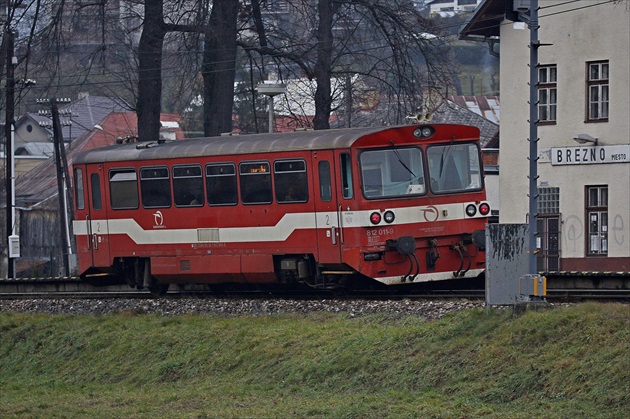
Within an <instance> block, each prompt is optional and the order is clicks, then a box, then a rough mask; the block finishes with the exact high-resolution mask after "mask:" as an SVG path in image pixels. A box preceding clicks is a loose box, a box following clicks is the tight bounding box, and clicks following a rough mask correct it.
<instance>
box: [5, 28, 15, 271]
mask: <svg viewBox="0 0 630 419" xmlns="http://www.w3.org/2000/svg"><path fill="white" fill-rule="evenodd" d="M4 35H5V36H6V48H7V49H6V59H7V90H6V102H7V103H6V107H7V109H6V114H5V127H4V128H5V137H6V147H5V149H4V155H5V162H6V166H7V167H6V171H7V179H6V185H7V197H6V199H7V258H8V266H7V277H8V278H15V259H14V258H12V257H11V247H10V246H11V243H10V239H9V237H10V236H12V235H13V233H14V232H15V169H14V157H13V135H14V134H13V133H14V131H13V130H14V128H13V127H14V119H15V103H14V101H15V76H14V74H15V73H14V70H15V69H14V64H13V48H14V46H13V45H14V44H13V31H12V30H11V28H9V27H8V26H7V30H6V32H5V34H4Z"/></svg>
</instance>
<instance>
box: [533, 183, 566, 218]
mask: <svg viewBox="0 0 630 419" xmlns="http://www.w3.org/2000/svg"><path fill="white" fill-rule="evenodd" d="M537 203H538V214H539V215H548V214H560V188H557V187H539V188H538V202H537Z"/></svg>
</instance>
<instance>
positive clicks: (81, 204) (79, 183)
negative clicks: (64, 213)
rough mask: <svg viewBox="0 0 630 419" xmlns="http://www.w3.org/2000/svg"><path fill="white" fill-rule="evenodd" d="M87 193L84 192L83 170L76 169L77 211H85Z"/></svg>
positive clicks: (75, 191)
mask: <svg viewBox="0 0 630 419" xmlns="http://www.w3.org/2000/svg"><path fill="white" fill-rule="evenodd" d="M84 193H85V191H84V190H83V170H82V169H79V168H76V169H74V201H75V202H76V203H77V209H80V210H82V209H85V197H84V195H83V194H84Z"/></svg>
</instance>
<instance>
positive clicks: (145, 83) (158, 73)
mask: <svg viewBox="0 0 630 419" xmlns="http://www.w3.org/2000/svg"><path fill="white" fill-rule="evenodd" d="M162 10H163V0H146V1H145V2H144V26H143V28H142V35H141V36H140V44H139V46H138V56H139V58H138V70H139V75H138V102H137V104H136V113H137V115H138V141H156V140H158V139H159V138H160V112H161V101H162V45H163V44H164V36H165V34H166V30H165V28H164V15H163V11H162Z"/></svg>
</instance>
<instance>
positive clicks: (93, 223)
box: [86, 164, 111, 267]
mask: <svg viewBox="0 0 630 419" xmlns="http://www.w3.org/2000/svg"><path fill="white" fill-rule="evenodd" d="M86 176H87V177H86V181H87V185H88V188H87V190H88V193H87V198H88V202H87V203H86V207H87V209H88V213H87V218H86V221H87V230H88V231H87V234H88V235H89V239H88V246H89V249H90V251H91V253H92V266H97V267H98V266H110V265H111V261H110V260H109V228H108V223H107V208H106V207H107V206H106V205H105V204H104V199H103V198H104V196H105V193H104V192H105V189H104V187H103V186H104V182H105V181H106V176H105V173H104V170H103V165H102V164H99V165H88V166H87V168H86Z"/></svg>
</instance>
